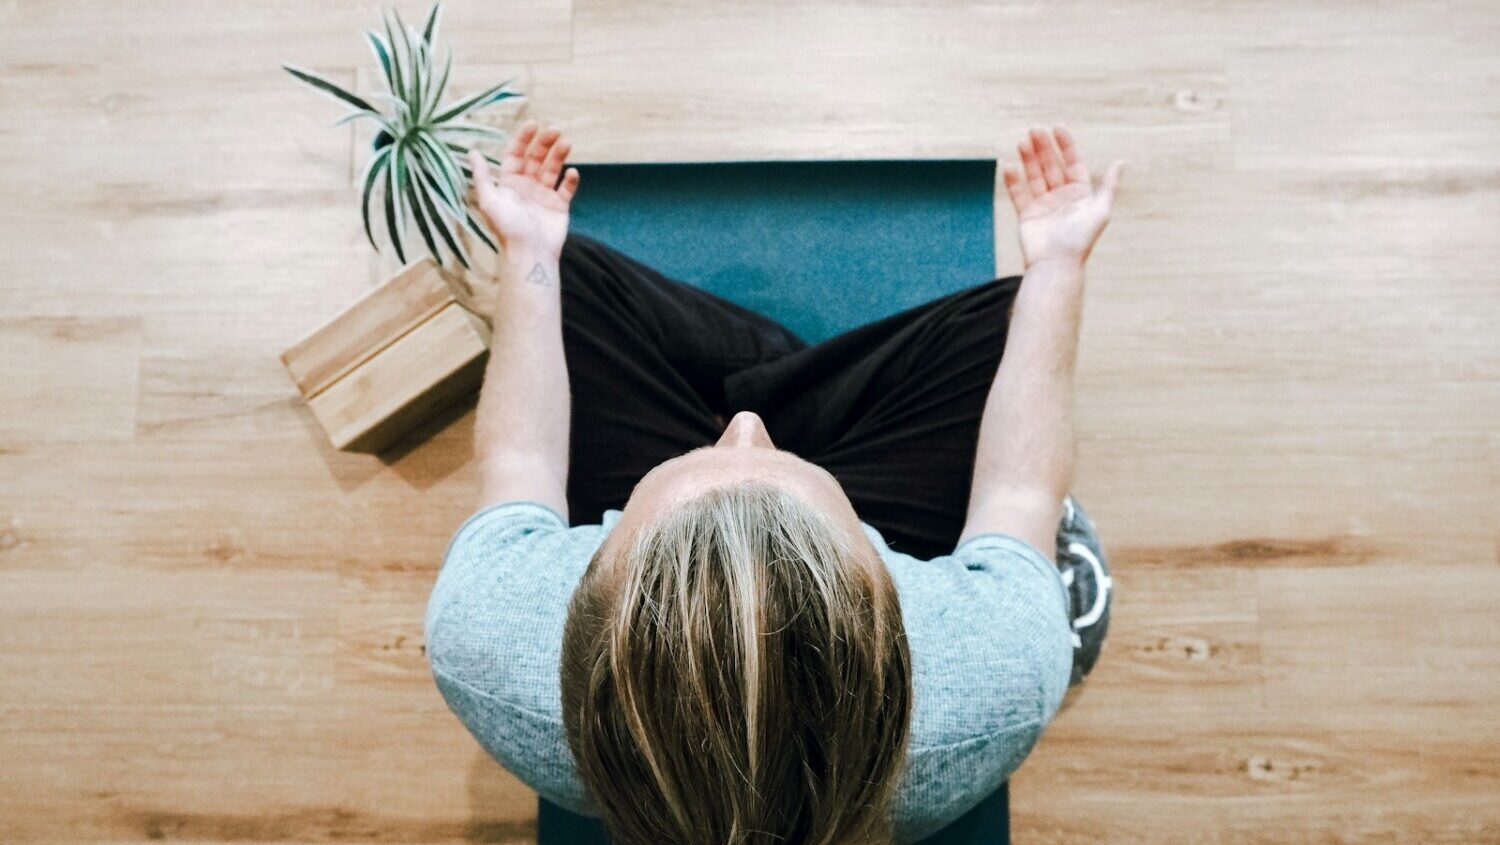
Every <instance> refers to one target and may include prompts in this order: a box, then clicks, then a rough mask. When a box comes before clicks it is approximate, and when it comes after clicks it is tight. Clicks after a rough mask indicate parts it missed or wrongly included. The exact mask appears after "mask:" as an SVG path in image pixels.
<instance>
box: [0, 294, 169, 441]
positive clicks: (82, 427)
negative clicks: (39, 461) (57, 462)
mask: <svg viewBox="0 0 1500 845" xmlns="http://www.w3.org/2000/svg"><path fill="white" fill-rule="evenodd" d="M140 357H141V321H140V320H139V319H135V318H131V317H111V318H82V319H80V318H70V317H61V318H44V317H33V318H26V319H3V318H0V373H4V377H3V378H0V408H4V409H5V410H4V411H3V412H0V443H4V442H6V441H14V440H26V441H35V440H86V439H100V440H128V439H129V438H130V437H131V436H132V435H134V434H135V414H136V399H137V389H138V382H139V378H140Z"/></svg>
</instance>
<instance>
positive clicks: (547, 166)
mask: <svg viewBox="0 0 1500 845" xmlns="http://www.w3.org/2000/svg"><path fill="white" fill-rule="evenodd" d="M572 149H573V145H572V144H571V143H569V142H568V141H567V140H566V139H563V138H559V139H558V141H557V143H556V144H553V145H552V150H551V152H549V153H547V158H546V160H545V161H543V162H542V168H541V171H540V172H539V173H538V175H537V181H539V182H541V183H542V184H543V185H546V186H547V187H548V188H555V187H557V174H559V173H561V172H562V167H563V162H565V161H567V159H568V153H569V152H570V151H571V150H572Z"/></svg>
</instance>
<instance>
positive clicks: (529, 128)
mask: <svg viewBox="0 0 1500 845" xmlns="http://www.w3.org/2000/svg"><path fill="white" fill-rule="evenodd" d="M572 148H573V145H572V143H570V142H569V141H567V140H564V139H563V137H562V131H561V130H559V129H558V128H557V127H555V126H551V127H548V128H547V129H542V130H539V127H538V124H537V122H536V121H535V120H528V121H526V123H524V124H523V125H522V126H521V128H520V129H519V130H518V131H517V132H516V134H515V137H513V138H512V139H511V142H510V148H509V149H507V150H506V151H505V158H504V159H502V160H501V163H500V171H499V173H498V174H497V173H495V172H494V171H492V170H491V169H490V166H489V162H488V161H487V160H486V159H485V158H484V156H481V155H480V154H479V153H477V152H475V151H473V150H470V151H469V166H470V167H471V168H473V171H474V193H475V198H476V205H478V207H479V211H480V213H481V214H482V215H483V216H484V219H485V222H487V223H489V226H490V229H492V230H493V231H494V232H495V234H496V235H497V236H498V237H499V238H500V244H501V246H502V247H503V248H504V250H505V252H506V253H507V254H520V253H526V254H535V255H537V256H549V257H552V258H557V257H558V256H559V255H561V254H562V247H563V241H564V240H565V239H566V238H567V235H568V208H569V207H570V205H571V204H572V201H573V195H574V194H575V193H576V192H577V191H578V168H576V167H570V168H568V171H567V172H566V173H563V172H562V169H563V163H564V162H565V161H567V158H568V153H569V151H571V150H572ZM559 174H561V176H562V181H561V183H560V184H559V181H558V176H559Z"/></svg>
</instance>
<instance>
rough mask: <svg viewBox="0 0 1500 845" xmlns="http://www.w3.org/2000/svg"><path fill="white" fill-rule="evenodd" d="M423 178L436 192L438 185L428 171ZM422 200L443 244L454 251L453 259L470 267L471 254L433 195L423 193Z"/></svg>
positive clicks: (423, 173)
mask: <svg viewBox="0 0 1500 845" xmlns="http://www.w3.org/2000/svg"><path fill="white" fill-rule="evenodd" d="M422 178H423V180H424V181H426V182H427V183H428V186H429V187H430V188H432V189H434V190H435V189H436V188H437V185H436V184H434V183H433V182H432V179H431V177H430V176H429V175H428V174H427V172H426V171H423V172H422ZM422 199H423V201H424V202H425V204H426V206H427V216H428V217H429V218H430V219H431V220H432V221H433V222H434V223H435V224H436V225H435V226H433V228H434V229H436V230H437V232H438V234H439V235H441V236H442V238H443V242H444V243H446V244H447V245H448V249H449V250H450V251H452V253H453V257H454V258H457V259H458V263H460V264H462V265H463V266H465V267H468V266H469V254H468V253H467V252H466V251H465V250H464V248H463V244H462V243H460V242H459V240H458V237H457V235H456V233H455V232H454V230H453V229H452V227H451V226H450V224H449V223H448V218H447V217H446V216H445V215H444V214H442V212H441V211H440V210H439V209H438V207H437V204H436V203H434V202H433V201H432V195H431V194H430V193H429V192H428V191H423V192H422ZM434 258H436V254H434ZM438 263H439V264H441V263H442V261H441V260H439V261H438Z"/></svg>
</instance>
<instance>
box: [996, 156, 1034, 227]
mask: <svg viewBox="0 0 1500 845" xmlns="http://www.w3.org/2000/svg"><path fill="white" fill-rule="evenodd" d="M1002 176H1003V177H1004V179H1005V190H1006V191H1007V192H1009V193H1010V204H1011V205H1012V206H1013V207H1015V209H1016V214H1018V215H1019V214H1020V213H1021V211H1022V210H1024V209H1025V208H1026V206H1028V205H1030V204H1031V191H1030V189H1028V188H1027V187H1026V180H1024V179H1022V178H1021V174H1020V173H1019V172H1017V171H1016V169H1015V168H1014V167H1007V168H1005V172H1004V173H1003V174H1002Z"/></svg>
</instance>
